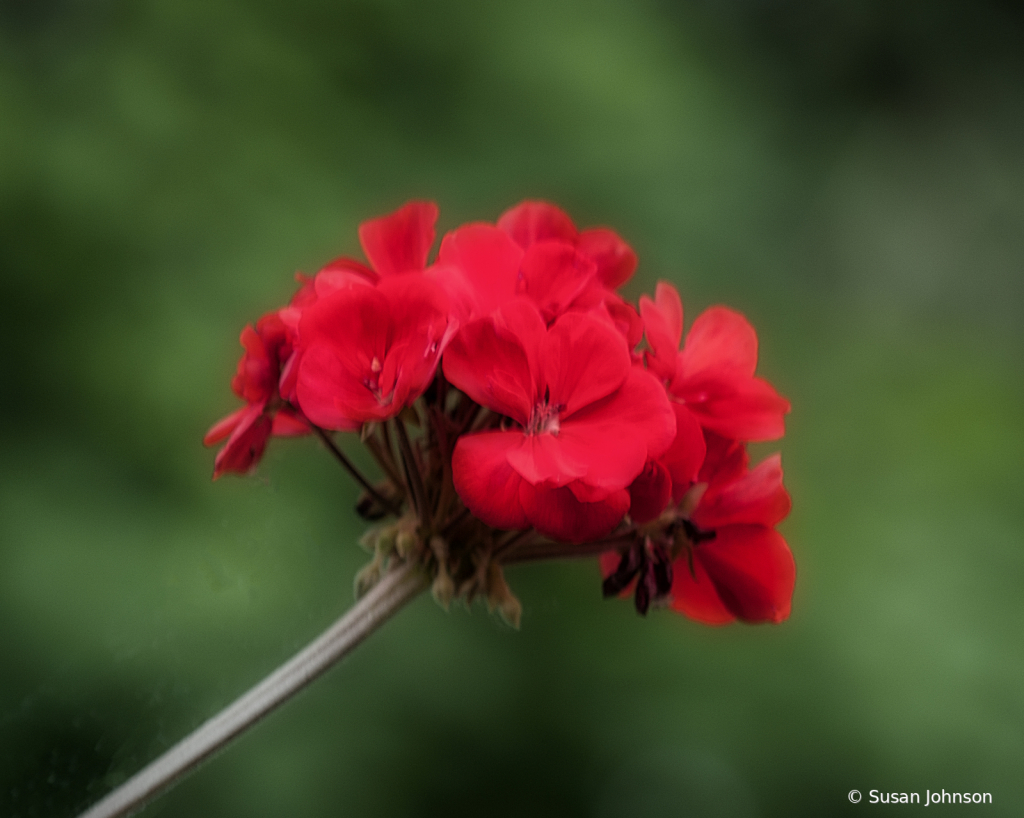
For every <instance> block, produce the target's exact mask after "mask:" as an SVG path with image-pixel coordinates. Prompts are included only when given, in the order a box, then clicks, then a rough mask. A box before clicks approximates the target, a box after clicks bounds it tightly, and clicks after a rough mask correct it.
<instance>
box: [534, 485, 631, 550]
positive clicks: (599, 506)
mask: <svg viewBox="0 0 1024 818" xmlns="http://www.w3.org/2000/svg"><path fill="white" fill-rule="evenodd" d="M519 500H520V502H521V503H522V507H523V510H524V511H525V512H526V516H527V517H528V518H529V520H530V522H531V523H533V526H534V528H536V529H537V530H538V531H539V532H540V533H541V534H546V535H547V536H549V537H552V538H553V539H556V540H563V541H565V542H573V543H583V542H589V541H590V540H596V539H598V538H600V537H603V536H605V535H606V534H609V533H611V531H612V529H614V528H615V526H617V525H618V524H619V522H620V521H621V520H622V518H623V516H625V514H626V511H628V510H629V492H628V491H626V490H625V489H622V490H621V491H616V492H614V493H612V494H610V495H609V496H608V497H607V498H606V499H605V500H602V501H601V502H597V503H585V502H581V501H580V500H578V499H576V496H575V495H574V494H573V493H572V491H571V490H570V489H569V488H568V487H566V486H562V487H560V488H545V487H542V486H531V485H530V484H529V483H527V482H526V481H525V480H524V481H522V483H520V486H519Z"/></svg>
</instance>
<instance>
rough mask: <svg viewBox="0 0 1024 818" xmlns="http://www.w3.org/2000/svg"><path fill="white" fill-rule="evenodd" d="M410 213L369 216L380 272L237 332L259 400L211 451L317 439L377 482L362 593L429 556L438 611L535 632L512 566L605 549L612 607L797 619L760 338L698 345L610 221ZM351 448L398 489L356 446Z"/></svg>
mask: <svg viewBox="0 0 1024 818" xmlns="http://www.w3.org/2000/svg"><path fill="white" fill-rule="evenodd" d="M437 216H438V210H437V207H436V206H435V205H434V204H432V203H429V202H410V203H409V204H407V205H405V206H404V207H402V208H400V209H399V210H397V211H395V212H394V213H391V214H389V215H387V216H384V217H381V218H378V219H373V220H371V221H368V222H365V223H364V224H362V225H361V226H360V228H359V239H360V243H361V244H362V248H363V252H364V253H365V256H366V260H365V261H358V260H355V259H351V258H339V259H336V260H334V261H332V262H331V263H329V264H328V265H327V266H326V267H324V268H323V269H322V270H320V271H319V272H318V273H317V274H316V275H315V276H313V277H311V278H306V277H303V276H301V275H300V276H299V277H298V280H299V288H298V291H297V292H296V294H295V295H294V297H293V298H292V300H291V302H290V303H289V304H288V305H287V306H285V307H282V308H281V309H278V310H275V311H274V312H271V313H268V314H267V315H264V316H263V317H262V318H260V319H259V321H257V322H256V324H255V326H250V327H246V328H245V329H244V330H243V331H242V336H241V342H242V346H243V348H244V350H245V352H244V354H243V356H242V359H241V361H240V362H239V364H238V370H237V373H236V375H235V377H234V379H233V381H232V389H233V390H234V392H235V393H236V394H237V395H238V397H240V398H241V399H242V400H244V401H245V405H244V406H243V407H242V408H241V409H239V410H238V411H236V412H234V413H233V414H231V415H228V416H227V417H226V418H224V419H223V420H221V421H219V422H218V423H216V424H215V425H214V426H213V428H212V429H210V431H209V433H208V434H207V436H206V438H205V442H206V443H207V444H208V445H212V444H216V443H219V442H222V441H223V442H224V445H223V447H222V448H221V450H220V451H219V452H218V454H217V457H216V460H215V465H214V478H215V479H216V478H217V477H219V476H221V475H222V474H225V473H228V472H237V473H248V472H250V471H252V470H253V469H254V468H255V467H256V465H257V463H258V462H259V460H260V458H261V456H262V454H263V452H264V449H265V447H266V445H267V442H268V440H269V439H270V438H271V437H288V436H294V435H304V434H314V435H317V436H318V437H319V438H320V439H321V440H322V442H323V443H324V444H325V446H326V447H327V448H328V449H329V450H330V452H331V453H332V454H333V455H334V456H335V457H336V458H338V460H339V461H340V462H341V463H342V465H343V466H345V468H346V469H348V470H349V472H350V473H351V474H352V475H353V477H355V479H356V480H358V481H359V483H360V484H361V486H362V487H363V490H364V491H363V495H362V497H361V499H360V501H359V504H358V506H357V510H358V512H359V513H360V514H361V515H362V516H363V517H365V518H366V519H368V520H372V521H374V522H375V524H376V527H374V528H372V529H371V530H370V531H368V532H367V535H366V536H365V537H364V539H363V544H364V545H365V546H366V547H367V548H369V549H370V550H372V552H373V559H372V561H371V562H370V563H369V564H368V565H367V566H366V567H365V568H364V569H363V570H362V571H361V572H360V574H359V576H358V577H357V580H356V586H357V593H362V592H365V591H366V590H367V589H368V588H370V587H372V586H373V585H374V584H375V582H376V581H377V580H378V579H379V577H380V576H381V574H382V572H383V571H384V570H385V569H386V568H387V567H388V565H389V563H392V562H395V561H401V562H410V561H412V562H416V563H419V564H420V565H422V566H423V568H424V569H425V570H426V571H427V572H429V575H430V576H431V577H432V578H433V579H432V582H433V584H432V590H433V593H434V596H435V598H436V599H438V601H439V602H441V603H442V604H443V605H445V606H447V605H448V604H449V603H450V602H451V600H452V599H454V598H462V599H465V600H466V601H467V602H471V601H472V600H473V599H474V597H476V596H483V597H484V598H485V599H486V600H487V602H488V604H489V605H490V606H492V607H495V608H497V610H498V611H499V612H500V613H501V615H502V616H503V617H504V618H505V619H506V620H508V621H509V622H511V623H512V624H518V620H519V614H520V606H519V602H518V601H517V600H516V598H515V596H514V595H513V594H512V592H511V591H510V589H509V587H508V585H507V584H506V582H505V579H504V576H503V573H502V567H503V566H505V565H507V564H511V563H517V562H523V561H528V560H539V559H546V558H553V557H573V556H594V557H599V558H600V564H601V566H602V569H603V572H604V576H605V579H604V593H605V595H606V596H616V595H622V594H626V593H632V595H633V598H634V599H635V604H636V609H637V610H638V611H639V612H640V613H642V614H646V613H647V611H648V609H649V608H650V607H651V606H655V605H665V606H668V607H671V608H672V609H673V610H676V611H679V612H681V613H683V614H685V615H687V616H689V617H692V618H693V619H696V620H699V621H701V622H706V623H711V624H720V623H726V622H731V621H734V620H737V619H738V620H742V621H746V622H780V621H781V620H783V619H785V618H786V617H787V616H788V615H789V611H790V599H791V596H792V592H793V584H794V578H795V568H794V564H793V558H792V555H791V554H790V551H789V548H788V546H787V545H786V542H785V540H784V539H783V538H782V536H781V535H780V534H779V533H778V532H777V531H776V530H775V526H776V525H777V524H778V523H779V521H780V520H782V519H783V518H784V517H785V516H786V514H787V513H788V512H789V508H790V500H789V495H788V494H787V492H786V490H785V489H784V488H783V485H782V468H781V464H780V459H779V456H778V455H775V456H772V457H770V458H768V459H767V460H765V461H764V462H762V463H761V464H759V465H757V466H756V467H754V468H751V467H750V464H749V462H748V456H747V451H746V444H747V443H748V442H750V441H765V440H774V439H777V438H779V437H781V436H782V434H783V431H784V426H783V415H785V413H786V412H788V411H789V403H788V402H787V401H786V400H785V399H783V398H782V397H780V396H779V395H778V394H777V393H776V391H775V389H774V388H773V387H772V386H771V385H770V384H769V383H767V382H766V381H764V380H763V379H761V378H758V377H757V376H756V375H755V368H756V365H757V335H756V334H755V332H754V329H753V327H751V325H750V324H749V323H748V322H747V320H746V319H745V318H744V317H743V316H742V315H740V314H739V313H738V312H735V311H733V310H730V309H727V308H725V307H712V308H711V309H709V310H707V311H705V312H704V313H702V314H701V315H699V316H697V318H696V319H695V320H694V321H693V322H692V324H691V325H690V327H689V330H688V331H687V332H686V333H685V336H684V320H683V306H682V302H681V301H680V298H679V294H678V293H677V292H676V290H675V288H674V287H672V285H670V284H667V283H664V282H662V283H659V284H658V285H657V289H656V291H655V294H654V297H653V299H652V298H649V297H647V296H643V297H641V298H640V302H639V305H638V308H637V307H634V305H632V304H630V303H628V302H627V301H625V300H624V299H623V298H622V297H621V296H620V295H619V294H618V293H617V292H616V289H617V288H618V287H620V286H621V285H622V284H623V283H625V282H626V281H627V280H628V279H629V278H630V276H632V274H633V272H634V270H635V268H636V264H637V259H636V255H635V254H634V253H633V251H632V250H631V249H630V247H629V246H628V245H627V244H626V243H625V242H624V241H623V240H622V239H621V238H620V237H619V236H618V235H617V234H616V233H614V232H613V231H611V230H608V229H605V228H592V229H589V230H582V231H580V230H578V229H577V228H576V226H575V225H574V224H573V222H572V220H571V219H570V218H569V217H568V216H567V215H566V214H565V213H564V212H562V211H561V210H559V209H558V208H557V207H555V206H553V205H551V204H547V203H544V202H534V201H528V202H524V203H522V204H520V205H518V206H516V207H514V208H512V209H511V210H509V211H507V212H506V213H505V214H504V215H502V216H501V218H500V219H498V221H497V224H486V223H473V224H468V225H465V226H462V227H459V228H458V229H456V230H453V231H451V232H450V233H448V234H447V235H445V236H444V237H443V238H442V240H441V243H440V248H439V250H438V253H437V256H436V258H433V259H431V255H430V253H431V249H432V247H433V245H434V241H435V223H436V220H437ZM337 432H350V433H354V434H356V435H358V437H359V440H360V441H361V442H362V443H363V444H364V445H365V446H366V447H367V448H368V450H369V452H370V453H371V455H372V456H373V458H374V459H375V460H376V462H377V464H378V465H379V468H380V475H381V476H382V477H381V478H376V477H375V478H370V477H367V476H366V475H364V474H362V473H360V472H359V471H358V470H357V469H356V468H355V466H354V465H353V464H352V462H351V461H350V460H349V459H348V458H347V457H346V455H345V454H344V452H343V451H342V450H341V448H339V446H338V445H337V442H336V439H335V433H337Z"/></svg>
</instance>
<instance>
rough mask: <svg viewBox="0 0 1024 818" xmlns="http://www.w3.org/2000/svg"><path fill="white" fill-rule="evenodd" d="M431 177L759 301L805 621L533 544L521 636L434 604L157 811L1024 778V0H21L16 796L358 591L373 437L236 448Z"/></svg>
mask: <svg viewBox="0 0 1024 818" xmlns="http://www.w3.org/2000/svg"><path fill="white" fill-rule="evenodd" d="M413 197H425V198H431V199H435V200H436V201H438V203H439V204H440V206H441V213H442V216H441V225H440V227H441V229H442V230H445V229H450V228H452V227H454V226H456V225H457V224H459V223H461V222H463V221H467V220H474V219H487V220H493V219H495V218H496V217H497V216H498V215H499V214H500V213H501V212H502V211H503V210H504V209H505V208H506V207H508V206H510V205H512V204H514V203H516V202H517V201H519V200H521V199H523V198H526V197H533V198H547V199H551V200H553V201H556V202H558V203H560V204H561V205H562V206H564V207H565V208H566V209H568V210H569V212H570V213H571V214H572V215H573V216H574V217H575V218H576V220H577V223H578V224H580V225H581V226H589V225H594V224H608V225H612V226H614V227H615V228H617V229H618V230H619V231H620V232H621V234H622V235H623V236H625V237H626V238H627V239H628V240H629V241H630V242H631V243H632V245H633V246H634V247H635V248H636V250H637V252H638V253H639V256H640V259H641V265H640V270H639V272H638V274H637V276H636V278H635V280H634V281H632V282H631V283H630V284H629V285H628V287H627V292H628V294H629V295H630V296H631V297H633V298H635V297H637V296H638V295H639V294H640V293H641V292H644V291H648V292H649V291H651V290H652V289H653V286H654V283H655V281H656V280H657V279H659V278H667V279H670V280H672V281H673V282H675V283H676V284H677V285H678V286H679V288H680V290H681V292H682V294H683V297H684V301H685V304H686V307H687V315H688V317H689V318H690V319H692V318H693V316H695V315H696V314H697V312H698V311H699V310H701V309H703V308H704V307H706V306H709V305H711V304H713V303H727V304H729V305H731V306H733V307H735V308H737V309H740V310H742V311H743V312H745V313H746V314H747V315H748V316H749V318H750V319H751V320H752V321H753V323H754V324H755V326H756V327H757V329H758V332H759V335H760V339H761V367H760V372H761V373H762V374H763V375H765V376H767V377H769V378H770V379H771V380H772V381H773V382H774V383H775V384H776V385H777V387H778V388H779V390H780V391H781V392H782V393H783V394H785V395H787V396H788V397H789V398H790V399H791V400H792V403H793V407H794V409H793V413H792V415H791V416H790V419H789V425H788V434H787V436H786V438H785V440H784V441H782V442H781V444H780V448H781V450H782V452H783V463H784V465H785V467H786V475H787V485H788V486H789V488H790V490H791V492H792V495H793V497H794V510H793V513H792V515H791V517H790V518H789V519H788V520H787V521H786V522H785V523H784V524H783V526H782V531H783V533H784V534H785V535H786V537H787V539H788V540H789V542H790V544H791V546H792V548H793V551H794V552H795V554H796V559H797V563H798V568H799V577H798V585H797V589H796V595H795V599H794V605H793V615H792V618H791V619H790V620H789V621H788V622H787V623H785V624H784V625H781V626H779V627H745V626H732V627H728V628H719V629H708V628H704V627H701V626H699V625H696V624H693V623H690V622H687V621H685V620H683V619H681V618H679V617H676V616H673V615H671V614H668V613H657V614H654V615H651V616H649V617H648V618H647V619H646V620H644V619H641V618H639V617H638V616H636V614H635V613H634V612H633V610H632V608H631V606H630V605H629V604H627V603H624V602H619V601H603V600H602V599H601V594H600V587H599V575H598V571H597V568H596V567H595V565H593V564H592V563H588V562H580V563H574V564H551V565H535V566H524V567H520V568H517V569H515V570H513V571H511V572H510V580H511V583H512V585H513V587H514V589H515V590H516V592H517V593H518V594H519V595H520V597H521V599H522V601H523V604H524V609H525V610H524V616H523V626H522V630H521V631H520V632H515V631H512V630H510V629H509V628H507V627H506V626H504V625H502V624H501V623H500V622H499V621H498V620H497V619H496V618H494V617H490V616H488V615H487V613H486V611H484V610H483V609H481V608H479V607H477V608H475V609H474V610H473V611H472V612H467V611H466V610H465V609H461V608H458V609H453V610H452V611H451V612H450V613H445V612H443V611H442V610H441V609H439V608H438V607H436V606H435V605H434V604H433V603H432V602H431V601H430V600H429V599H427V598H422V599H420V600H418V601H417V602H415V603H414V604H413V605H412V606H411V607H410V608H409V609H407V610H405V611H403V612H402V613H401V614H400V615H399V616H398V617H397V618H396V619H395V620H394V621H393V622H391V623H389V625H388V626H387V627H386V628H385V629H384V630H383V631H382V632H380V633H378V634H377V635H375V637H374V638H373V639H372V640H371V641H370V642H369V643H367V644H366V645H364V646H363V647H361V648H360V650H359V651H358V652H357V653H356V654H354V655H353V656H352V657H351V658H350V659H348V660H346V661H345V662H344V663H343V664H342V665H341V666H339V667H338V668H335V669H334V670H333V671H332V672H331V673H330V674H329V675H328V676H326V677H325V678H323V679H321V680H320V681H319V682H317V684H316V685H315V686H314V687H313V688H312V689H310V690H309V691H307V692H306V693H304V694H303V695H301V696H300V697H299V698H298V699H297V700H295V701H293V702H291V703H289V704H288V705H287V706H286V707H285V708H284V709H283V710H281V711H279V712H277V713H275V714H274V715H272V716H271V717H270V718H269V719H268V720H267V721H266V722H265V723H263V724H262V725H261V726H259V727H258V728H257V729H255V730H254V731H252V732H251V733H250V734H247V735H246V736H244V737H243V738H242V739H241V740H240V741H238V742H237V743H236V744H235V745H233V746H232V747H231V748H230V749H228V750H227V751H226V752H223V753H222V754H220V755H219V756H217V757H216V758H215V759H214V760H212V761H211V762H209V763H207V764H206V765H205V766H203V767H202V768H201V769H200V770H199V771H198V772H197V773H195V774H193V775H192V776H191V777H189V778H188V779H187V780H186V781H184V783H182V784H180V785H179V786H178V787H177V788H176V789H174V790H173V791H172V792H170V793H169V794H167V795H165V796H164V797H162V798H161V799H159V800H158V801H156V802H155V803H153V804H152V805H151V806H150V807H148V808H147V809H146V810H145V811H144V813H143V814H144V815H145V816H168V818H169V817H170V816H205V815H210V816H213V815H216V816H224V817H225V818H231V817H232V816H239V818H241V817H242V816H246V818H249V817H252V816H257V817H258V816H283V815H301V816H313V817H314V818H315V817H316V816H335V815H353V816H358V815H374V816H404V815H446V816H462V815H494V816H520V815H523V816H546V815H552V816H577V815H579V816H620V815H622V816H625V815H628V816H640V817H641V818H643V816H655V815H657V816H666V815H692V816H739V817H740V818H744V817H745V816H804V815H807V816H819V815H827V814H833V813H843V812H845V811H849V812H850V813H855V812H857V811H863V810H868V809H875V810H883V811H884V808H881V807H873V808H872V807H869V806H868V805H867V804H866V803H862V804H860V805H859V806H856V807H854V806H852V805H850V804H849V803H848V802H847V797H846V794H847V791H848V790H850V789H851V788H854V787H856V788H859V789H860V790H862V791H864V793H865V794H866V793H867V792H868V791H869V790H870V789H879V790H884V791H916V792H921V793H922V794H923V793H924V791H925V790H926V789H930V790H932V791H936V790H940V789H943V788H944V789H946V790H957V791H968V792H990V793H992V796H993V804H992V805H990V806H986V807H974V808H973V810H974V811H976V812H978V813H979V814H981V813H984V814H985V815H992V816H995V815H1019V814H1020V811H1021V810H1022V809H1024V784H1022V781H1021V777H1020V769H1021V761H1022V759H1024V702H1022V694H1021V684H1022V680H1024V648H1022V633H1024V627H1022V626H1024V613H1022V603H1024V595H1022V589H1024V550H1022V544H1024V537H1022V534H1024V511H1022V508H1024V503H1021V500H1022V478H1024V469H1022V459H1024V379H1022V372H1024V275H1022V266H1024V16H1022V13H1021V11H1020V6H1019V5H1018V4H1016V3H1012V2H995V1H994V0H973V1H970V0H965V1H964V2H941V0H934V1H933V2H924V1H923V0H922V1H921V2H913V1H912V0H899V1H898V2H894V1H891V0H850V1H849V2H818V0H704V2H693V3H687V4H673V3H669V2H657V0H596V1H595V2H582V1H581V0H580V1H577V0H545V2H540V1H539V0H518V1H517V2H515V3H506V2H495V3H474V2H469V1H468V0H467V1H466V2H460V1H459V0H444V1H443V2H438V3H415V2H399V1H398V0H391V1H390V2H385V1H383V0H382V1H381V2H370V0H344V1H340V2H336V3H322V2H314V0H293V2H290V3H270V2H232V0H201V2H200V0H177V2H155V0H148V1H147V0H140V1H139V2H122V1H121V0H2V2H0V341H2V350H3V352H2V356H0V361H2V364H0V366H2V370H0V389H2V395H3V400H2V402H0V421H2V422H0V814H3V815H7V816H22V817H26V816H70V815H73V814H75V813H76V812H77V811H78V810H80V809H82V808H84V807H85V806H87V805H88V804H89V803H91V802H92V801H94V800H96V799H97V798H99V797H100V796H101V795H102V794H104V793H105V792H106V791H107V790H109V789H110V788H111V787H113V786H115V785H116V784H117V783H119V782H120V781H122V780H124V779H125V778H126V777H127V776H128V775H130V774H131V773H132V772H134V771H135V770H136V769H138V768H139V767H141V766H142V765H143V764H144V763H145V762H146V761H147V760H149V759H151V758H152V757H154V756H156V755H157V754H159V753H160V752H161V751H163V750H164V749H166V748H167V747H169V746H170V745H171V744H172V743H174V742H175V741H176V740H177V739H178V738H180V737H181V736H182V735H183V734H184V733H186V732H187V731H188V730H189V729H191V728H192V727H194V726H196V725H197V724H198V723H199V722H201V721H202V720H203V719H204V718H205V717H207V716H209V715H210V714H212V713H213V712H215V711H216V710H217V709H218V708H219V707H221V706H223V705H225V704H226V703H228V702H229V701H230V700H232V699H233V698H234V697H235V696H236V695H237V694H239V693H240V692H242V691H243V690H244V689H246V688H247V687H248V686H249V685H251V684H252V683H254V682H256V681H257V680H258V679H259V678H261V677H262V676H263V675H264V674H265V673H267V672H268V671H269V670H270V669H271V668H273V667H274V666H275V665H276V664H277V663H279V662H280V661H282V660H284V659H285V658H286V657H288V656H290V655H291V654H292V653H293V652H294V651H295V650H296V649H297V648H299V647H300V646H302V645H303V644H304V643H305V642H307V641H308V640H309V639H311V638H312V637H313V636H314V635H316V634H317V633H319V632H320V631H321V630H322V629H323V628H324V627H325V626H326V625H327V624H328V623H329V622H331V621H332V620H333V619H334V618H335V617H337V616H338V615H339V614H340V613H341V612H342V611H343V610H344V609H345V608H346V607H347V606H348V605H349V604H350V603H351V600H352V590H351V582H352V577H353V574H354V573H355V571H356V570H357V569H358V567H359V566H360V564H361V562H362V561H363V560H364V558H365V557H364V554H363V553H362V552H361V551H360V550H359V549H358V548H357V547H356V546H355V539H356V538H357V536H358V534H359V533H360V531H361V530H362V524H361V523H360V521H359V520H358V519H357V518H356V516H355V515H354V513H353V512H352V505H353V501H354V499H355V496H356V492H355V490H354V488H353V486H352V485H351V484H350V482H349V481H348V480H347V478H346V476H345V475H344V474H343V473H341V471H340V470H339V469H338V468H337V465H336V464H335V463H334V462H333V461H332V460H331V459H330V458H329V457H328V456H326V455H325V453H324V452H322V451H321V450H320V449H319V448H318V446H317V445H316V444H315V443H314V442H313V441H311V440H302V441H293V442H287V441H286V442H280V443H277V444H275V445H272V446H271V447H270V450H269V453H268V456H267V457H266V459H265V461H264V462H263V464H262V465H261V467H260V469H259V472H258V474H257V475H256V476H255V477H253V478H249V479H232V478H226V479H223V480H221V481H219V482H218V483H216V484H212V483H211V482H210V479H209V476H210V472H211V468H212V460H213V453H212V452H210V451H207V450H204V449H203V448H202V447H201V445H200V439H201V437H202V435H203V432H204V431H205V429H206V428H207V427H208V425H209V424H210V423H211V422H212V421H213V420H215V419H216V418H218V417H220V416H221V415H223V414H226V413H227V412H228V411H230V410H232V409H233V408H234V407H235V406H236V405H237V403H236V401H235V399H234V397H233V395H232V394H231V393H230V391H229V387H228V382H229V379H230V376H231V374H232V373H233V371H234V366H235V361H236V359H237V357H238V355H239V354H240V348H239V347H238V343H237V336H238V332H239V331H240V329H241V327H242V326H243V324H244V323H246V322H247V321H251V320H253V319H255V318H256V317H257V316H259V315H260V314H261V313H263V312H264V311H266V310H268V309H271V308H273V307H275V306H277V305H279V304H282V303H283V302H284V301H285V300H286V299H287V298H288V297H289V295H290V294H291V292H292V290H293V287H294V283H293V278H292V276H293V273H294V272H295V271H296V270H304V271H306V272H314V271H315V270H316V269H318V267H319V266H320V265H322V264H323V263H324V262H326V261H327V260H328V259H330V258H332V257H334V256H336V255H339V254H342V253H347V254H358V244H357V241H356V227H357V225H358V223H359V222H360V221H361V220H363V219H366V218H369V217H371V216H375V215H379V214H381V213H384V212H386V211H389V210H391V209H393V208H395V207H397V206H398V205H400V204H402V203H403V202H404V201H406V200H407V199H409V198H413ZM774 448H777V447H772V446H762V447H759V448H758V453H759V454H765V453H768V452H770V451H772V450H773V449H774ZM945 809H946V810H949V811H951V812H958V811H960V810H959V809H958V808H951V807H946V808H945Z"/></svg>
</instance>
